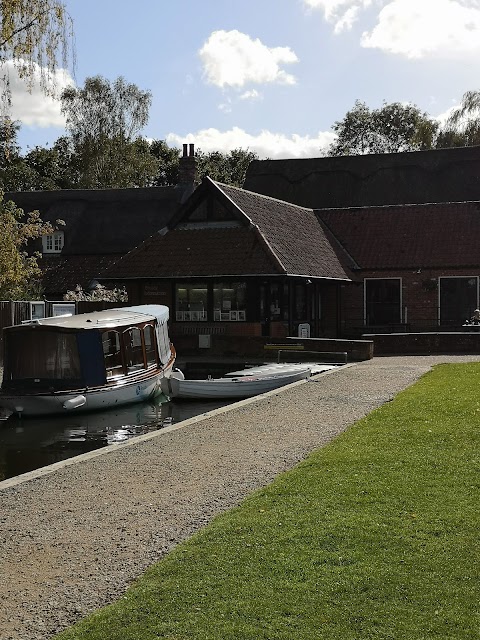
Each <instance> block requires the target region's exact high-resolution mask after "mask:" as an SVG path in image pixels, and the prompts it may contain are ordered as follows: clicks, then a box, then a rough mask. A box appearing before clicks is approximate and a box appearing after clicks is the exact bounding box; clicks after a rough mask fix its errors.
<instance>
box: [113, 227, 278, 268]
mask: <svg viewBox="0 0 480 640" xmlns="http://www.w3.org/2000/svg"><path fill="white" fill-rule="evenodd" d="M275 272H278V268H277V267H276V265H275V264H274V263H273V261H272V260H270V259H269V256H268V255H267V253H266V252H265V251H264V249H263V247H262V246H261V243H260V242H259V239H258V237H257V235H256V233H255V232H254V229H253V228H248V227H247V228H245V227H234V228H223V229H222V228H220V229H208V228H205V229H173V230H171V231H169V232H168V233H167V234H166V235H161V234H159V233H156V234H154V235H153V236H152V237H151V238H149V239H148V240H146V241H145V242H144V243H142V244H141V245H140V246H139V247H137V248H136V249H134V250H133V251H130V253H128V254H127V255H126V256H124V257H123V258H121V259H120V260H119V261H118V262H117V263H115V264H114V265H113V266H112V267H111V268H110V269H107V270H106V271H105V272H104V273H103V274H102V277H103V278H104V279H108V278H109V277H110V278H162V277H176V276H205V275H208V276H213V275H238V274H255V273H265V274H267V273H270V274H271V273H275Z"/></svg>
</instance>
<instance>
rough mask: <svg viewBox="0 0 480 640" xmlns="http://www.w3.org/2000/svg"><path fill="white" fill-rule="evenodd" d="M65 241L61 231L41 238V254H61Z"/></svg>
mask: <svg viewBox="0 0 480 640" xmlns="http://www.w3.org/2000/svg"><path fill="white" fill-rule="evenodd" d="M64 241H65V236H64V233H63V231H54V232H53V233H49V234H47V235H45V236H42V251H43V253H61V252H62V249H63V245H64Z"/></svg>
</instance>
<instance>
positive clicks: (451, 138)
mask: <svg viewBox="0 0 480 640" xmlns="http://www.w3.org/2000/svg"><path fill="white" fill-rule="evenodd" d="M439 138H440V140H439V142H440V144H439V146H444V147H445V146H451V147H471V146H474V145H478V144H480V91H467V92H466V93H464V94H463V96H462V100H461V102H460V105H459V106H458V107H456V108H455V109H453V111H452V112H451V114H450V117H449V118H448V120H447V122H446V123H445V126H444V128H443V130H442V132H441V136H440V137H439Z"/></svg>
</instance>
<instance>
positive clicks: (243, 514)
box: [58, 363, 480, 640]
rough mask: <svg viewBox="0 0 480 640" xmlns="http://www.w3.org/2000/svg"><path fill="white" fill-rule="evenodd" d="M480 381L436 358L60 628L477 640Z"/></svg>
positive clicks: (474, 369)
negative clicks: (114, 596)
mask: <svg viewBox="0 0 480 640" xmlns="http://www.w3.org/2000/svg"><path fill="white" fill-rule="evenodd" d="M479 384H480V364H479V363H472V364H468V365H442V366H440V367H437V368H436V369H435V370H434V371H433V372H431V373H429V374H427V375H426V376H425V377H424V378H423V379H422V380H421V381H420V382H419V383H417V384H416V385H414V386H413V387H411V388H409V389H407V390H406V391H405V392H403V393H401V394H399V395H398V396H397V397H396V398H395V400H394V401H393V402H391V403H388V404H385V405H384V406H383V407H381V408H380V409H379V410H377V411H374V412H373V413H371V414H370V415H369V416H367V417H366V418H365V419H363V420H361V421H360V422H358V423H357V424H356V425H354V426H353V427H351V428H350V429H349V430H348V431H347V432H346V433H345V434H343V436H341V437H338V438H337V439H336V440H334V441H333V442H332V443H331V444H330V445H329V446H326V447H324V448H323V449H320V450H319V451H317V452H315V453H314V454H313V455H311V456H309V457H308V458H307V459H306V460H305V461H304V462H303V463H301V464H300V465H299V466H297V467H296V468H295V469H293V470H292V471H290V472H288V473H286V474H283V475H281V476H279V477H278V478H277V479H276V481H275V482H273V484H271V485H270V486H269V487H267V488H266V489H263V490H261V491H258V492H257V493H255V494H253V495H252V496H251V497H249V498H248V499H247V500H245V501H244V502H243V504H241V505H240V507H238V508H236V509H234V510H232V511H230V512H228V513H226V514H224V515H222V516H220V517H218V518H216V519H215V520H214V521H213V523H212V524H211V525H209V526H207V527H205V528H204V529H203V530H202V531H200V532H199V533H198V534H197V535H195V536H194V537H192V538H191V539H190V540H189V541H187V542H186V543H183V544H180V545H178V546H177V547H176V548H175V550H174V551H173V552H171V553H170V554H169V555H168V556H167V557H165V558H164V560H162V561H161V562H159V563H157V564H156V565H155V566H153V567H152V568H151V569H149V570H148V571H147V572H146V574H145V575H144V576H143V577H142V578H140V579H139V580H138V581H137V582H136V583H135V584H134V585H133V586H132V587H131V588H130V589H129V590H128V592H127V593H126V594H125V596H123V597H122V598H121V600H119V601H118V602H117V603H116V604H114V605H112V606H110V607H107V608H105V609H103V610H101V611H99V612H97V613H95V614H94V615H92V616H90V617H89V618H87V619H86V620H84V621H83V622H81V623H80V624H78V625H76V626H75V627H73V628H71V629H70V630H67V631H66V632H64V633H62V634H60V635H59V636H58V638H59V640H83V639H85V640H86V639H87V638H88V640H140V639H141V640H153V639H154V638H169V639H172V640H174V639H175V640H177V639H180V638H182V639H186V638H188V639H189V640H200V639H201V640H206V639H209V640H238V639H239V638H242V639H247V638H248V639H264V640H267V639H269V638H275V639H276V640H291V638H299V639H300V638H301V639H302V640H310V639H311V640H314V639H315V640H316V639H325V640H359V639H365V640H367V639H373V638H378V639H379V640H380V639H382V640H387V639H392V640H393V639H400V638H402V639H405V640H420V639H427V638H428V640H472V639H473V638H477V637H478V602H479V601H480V583H479V581H478V569H477V566H478V562H479V560H480V558H479V550H480V547H479V545H478V529H479V526H480V513H479V510H478V499H477V498H478V490H479V471H480V461H479V456H478V451H479V444H480V442H479V434H480V430H479V427H480V401H479V398H478V386H479Z"/></svg>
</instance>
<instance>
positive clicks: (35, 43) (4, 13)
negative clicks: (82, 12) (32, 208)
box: [0, 0, 74, 112]
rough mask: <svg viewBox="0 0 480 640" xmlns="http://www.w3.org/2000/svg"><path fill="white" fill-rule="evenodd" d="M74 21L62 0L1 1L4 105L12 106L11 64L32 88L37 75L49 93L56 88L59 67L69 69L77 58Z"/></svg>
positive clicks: (0, 23)
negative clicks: (56, 73)
mask: <svg viewBox="0 0 480 640" xmlns="http://www.w3.org/2000/svg"><path fill="white" fill-rule="evenodd" d="M72 40H73V27H72V20H71V18H70V16H69V15H68V12H67V10H66V8H65V3H64V2H61V1H60V0H2V2H1V4H0V64H1V65H2V67H3V69H4V73H5V75H3V74H2V77H1V78H0V84H1V85H2V89H3V90H2V92H1V95H2V98H1V101H2V105H1V106H2V107H3V111H4V112H6V111H7V110H8V108H9V106H10V100H11V92H10V86H9V78H8V65H6V64H5V63H6V62H7V61H8V62H11V63H12V64H13V65H14V66H15V68H16V70H17V73H18V74H19V76H20V77H21V78H23V79H24V80H25V82H26V83H27V86H29V87H31V86H32V84H33V81H34V79H35V78H39V79H40V86H41V87H42V88H43V90H44V91H45V92H46V93H52V92H53V91H54V89H55V86H54V84H52V81H53V80H54V77H55V75H54V74H55V70H56V69H57V67H58V66H61V67H63V68H67V66H68V62H69V59H71V58H72V59H73V58H74V53H73V50H71V49H70V44H71V42H72Z"/></svg>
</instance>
